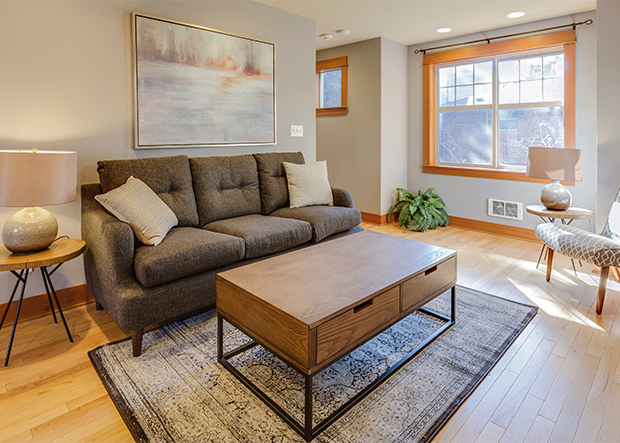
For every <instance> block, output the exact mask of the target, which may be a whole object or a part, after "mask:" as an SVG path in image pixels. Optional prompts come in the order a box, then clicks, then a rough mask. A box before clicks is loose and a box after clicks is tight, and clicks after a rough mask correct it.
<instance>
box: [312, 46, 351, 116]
mask: <svg viewBox="0 0 620 443" xmlns="http://www.w3.org/2000/svg"><path fill="white" fill-rule="evenodd" d="M316 84H317V88H316V89H317V103H316V115H338V114H346V113H347V110H348V108H347V57H339V58H333V59H331V60H324V61H320V62H317V63H316Z"/></svg>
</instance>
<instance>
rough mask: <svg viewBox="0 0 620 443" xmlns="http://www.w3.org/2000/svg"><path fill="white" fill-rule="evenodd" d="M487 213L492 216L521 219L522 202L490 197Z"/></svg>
mask: <svg viewBox="0 0 620 443" xmlns="http://www.w3.org/2000/svg"><path fill="white" fill-rule="evenodd" d="M488 214H489V215H491V216H493V217H501V218H510V219H512V220H523V203H519V202H511V201H507V200H498V199H495V198H490V199H489V200H488Z"/></svg>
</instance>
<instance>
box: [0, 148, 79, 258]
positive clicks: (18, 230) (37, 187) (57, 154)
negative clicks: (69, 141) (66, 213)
mask: <svg viewBox="0 0 620 443" xmlns="http://www.w3.org/2000/svg"><path fill="white" fill-rule="evenodd" d="M76 185H77V153H76V152H66V151H39V150H37V149H36V148H32V149H31V150H29V151H21V150H20V151H0V206H22V207H24V206H25V208H24V209H22V210H20V211H17V212H16V213H15V214H13V215H12V216H11V217H9V219H8V220H7V221H6V223H5V224H4V228H3V229H2V242H3V243H4V246H5V247H6V248H7V249H8V250H9V251H11V252H14V253H29V252H36V251H41V250H43V249H46V248H47V247H48V246H49V245H51V244H52V242H53V241H54V240H56V234H57V233H58V223H57V222H56V217H54V216H53V215H52V213H51V212H49V211H47V210H46V209H43V208H40V207H38V206H41V205H57V204H60V203H68V202H70V201H73V200H75V199H76V187H77V186H76Z"/></svg>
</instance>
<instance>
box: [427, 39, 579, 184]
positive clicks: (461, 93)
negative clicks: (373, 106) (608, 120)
mask: <svg viewBox="0 0 620 443" xmlns="http://www.w3.org/2000/svg"><path fill="white" fill-rule="evenodd" d="M574 43H575V38H574V31H568V32H559V33H556V34H549V35H544V36H537V37H530V38H524V39H519V40H512V41H508V42H501V43H494V44H490V45H483V46H476V47H470V48H464V49H457V50H454V51H446V52H440V53H436V54H429V55H425V57H424V87H425V90H424V101H425V103H424V106H425V109H424V111H425V112H424V120H425V121H424V128H425V134H424V140H425V152H424V167H423V170H424V172H427V173H437V174H448V175H465V176H476V177H485V178H499V179H508V180H523V181H529V180H530V179H528V178H526V177H525V166H526V162H527V151H528V148H529V147H530V146H549V147H556V148H564V147H567V148H573V147H574V90H575V86H574V84H575V81H574V80H575V78H574Z"/></svg>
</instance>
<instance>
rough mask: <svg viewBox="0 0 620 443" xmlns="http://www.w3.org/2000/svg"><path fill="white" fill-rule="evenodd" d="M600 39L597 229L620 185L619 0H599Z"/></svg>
mask: <svg viewBox="0 0 620 443" xmlns="http://www.w3.org/2000/svg"><path fill="white" fill-rule="evenodd" d="M597 17H598V23H597V24H596V30H597V34H598V36H597V39H598V42H599V45H598V47H597V59H596V63H597V68H598V72H597V87H598V89H597V92H596V96H597V100H598V101H597V110H598V112H597V116H598V121H597V136H598V140H597V143H598V152H597V155H598V163H597V165H598V167H597V185H598V188H597V193H596V197H597V228H598V232H600V231H601V230H602V229H603V226H604V225H605V220H606V219H607V214H608V213H609V209H610V207H611V204H612V202H613V201H614V197H615V196H616V192H617V191H618V187H620V124H619V121H618V115H619V113H618V107H620V85H619V80H618V79H619V77H620V75H619V73H620V2H618V1H617V0H598V2H597Z"/></svg>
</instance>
